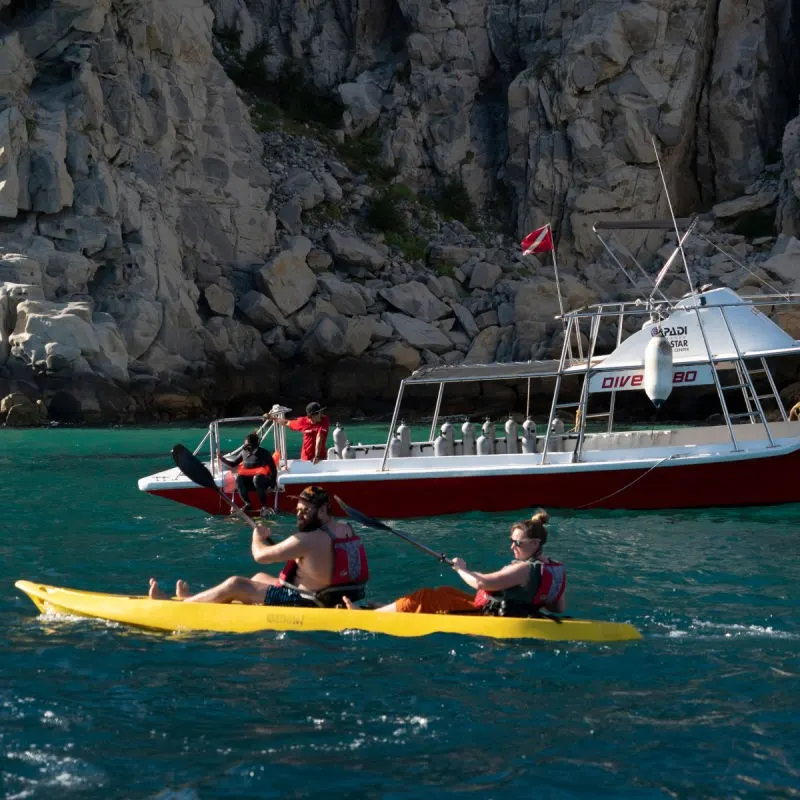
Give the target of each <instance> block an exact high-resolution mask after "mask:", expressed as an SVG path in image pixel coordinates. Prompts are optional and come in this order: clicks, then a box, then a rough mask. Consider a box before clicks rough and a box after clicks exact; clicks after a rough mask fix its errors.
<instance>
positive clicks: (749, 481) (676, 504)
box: [150, 450, 800, 519]
mask: <svg viewBox="0 0 800 800" xmlns="http://www.w3.org/2000/svg"><path fill="white" fill-rule="evenodd" d="M587 466H588V465H587ZM799 469H800V450H795V451H793V452H790V453H787V454H784V455H780V456H772V457H766V458H765V457H764V456H763V455H761V456H758V457H756V458H749V459H748V458H736V459H731V460H725V461H716V462H710V463H708V462H707V463H700V464H680V463H679V464H670V465H662V466H659V467H658V468H656V469H653V468H637V469H617V468H614V469H602V468H587V469H576V468H575V467H572V468H570V469H566V470H564V471H559V472H547V471H544V470H542V471H541V472H532V473H531V472H528V473H524V474H516V475H496V476H491V475H476V476H463V475H462V476H459V477H453V478H447V477H437V478H433V479H432V478H425V477H419V478H405V479H404V478H396V477H390V476H389V475H387V476H386V477H380V478H379V479H372V480H365V479H363V478H358V477H355V476H354V478H353V479H351V480H342V481H337V482H329V483H326V482H325V481H319V485H321V486H323V487H324V488H325V489H326V490H327V491H328V493H329V494H330V495H331V498H332V499H333V496H334V495H339V496H340V497H341V498H342V500H344V501H345V502H346V503H348V504H349V505H352V506H354V507H355V508H357V509H358V510H359V511H361V512H363V513H364V514H367V515H369V516H373V517H383V518H388V519H403V518H407V517H428V516H436V515H438V514H457V513H464V512H468V511H487V512H495V511H515V510H520V509H527V508H531V507H533V506H540V505H541V506H544V507H546V508H548V509H551V508H571V509H578V510H579V509H595V508H604V509H631V510H656V509H665V508H701V507H708V506H749V505H773V504H780V503H794V502H800V487H798V484H797V482H796V481H795V480H793V476H794V475H797V474H798V470H799ZM304 485H305V484H297V485H290V486H287V487H286V491H285V492H282V493H281V495H280V500H279V508H280V510H281V511H287V512H289V513H294V510H295V503H296V497H297V494H298V493H299V492H300V490H301V489H302V487H303V486H304ZM150 494H154V495H156V496H158V497H164V498H166V499H167V500H172V501H175V502H178V503H183V504H184V505H188V506H192V507H194V508H198V509H200V510H202V511H205V512H206V513H208V514H214V515H217V514H221V515H225V514H228V513H229V506H228V505H227V504H226V503H225V502H224V501H223V500H222V499H221V498H220V497H219V495H218V494H216V493H215V492H213V491H212V490H210V489H204V488H202V487H200V486H196V487H191V488H188V489H164V490H159V491H151V492H150ZM251 500H252V501H255V500H256V497H255V495H252V496H251ZM333 511H334V513H336V514H341V513H342V512H341V509H340V508H339V507H338V504H337V505H334V509H333Z"/></svg>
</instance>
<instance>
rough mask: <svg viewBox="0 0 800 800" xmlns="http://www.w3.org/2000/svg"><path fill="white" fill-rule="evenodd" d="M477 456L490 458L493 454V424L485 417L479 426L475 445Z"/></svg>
mask: <svg viewBox="0 0 800 800" xmlns="http://www.w3.org/2000/svg"><path fill="white" fill-rule="evenodd" d="M475 447H476V449H477V451H478V455H479V456H490V455H492V454H493V453H494V423H493V422H492V421H491V420H490V419H489V417H486V420H485V421H484V423H483V425H482V426H481V435H480V436H479V437H478V441H477V442H476V443H475Z"/></svg>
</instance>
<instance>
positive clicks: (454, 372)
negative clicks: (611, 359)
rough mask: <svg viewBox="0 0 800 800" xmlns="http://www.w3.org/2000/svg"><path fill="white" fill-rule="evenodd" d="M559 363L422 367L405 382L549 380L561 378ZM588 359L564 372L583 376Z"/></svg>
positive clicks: (577, 362)
mask: <svg viewBox="0 0 800 800" xmlns="http://www.w3.org/2000/svg"><path fill="white" fill-rule="evenodd" d="M603 358H604V356H598V357H596V358H593V359H592V366H593V367H594V366H597V365H599V364H600V363H601V362H602V360H603ZM560 363H561V362H560V361H559V360H558V359H550V360H548V361H511V362H507V363H496V364H452V365H450V366H443V365H442V366H435V367H434V366H431V367H420V369H417V370H414V372H412V373H411V375H409V376H408V377H407V378H406V379H405V380H404V381H403V382H404V383H405V384H411V383H415V384H416V383H449V382H458V383H466V382H469V381H502V380H515V379H521V378H547V377H551V376H554V375H558V373H559V367H560ZM585 371H586V359H585V358H584V359H579V360H576V361H573V362H572V363H571V365H570V366H568V367H566V368H565V369H564V370H563V372H565V373H567V374H569V373H570V372H575V373H583V372H585Z"/></svg>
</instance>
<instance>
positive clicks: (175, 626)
mask: <svg viewBox="0 0 800 800" xmlns="http://www.w3.org/2000/svg"><path fill="white" fill-rule="evenodd" d="M15 586H16V587H17V588H18V589H20V590H21V591H22V592H24V593H25V594H26V595H28V597H30V599H31V600H32V601H33V603H34V605H35V606H36V607H37V608H38V609H39V610H40V611H42V612H46V611H55V612H60V613H65V614H74V615H76V616H80V617H95V618H98V619H104V620H110V621H113V622H121V623H124V624H126V625H135V626H137V627H140V628H154V629H157V630H164V631H219V632H220V633H253V632H254V631H332V632H341V631H348V630H360V631H370V632H372V633H386V634H388V635H390V636H426V635H428V634H430V633H458V634H464V635H468V636H489V637H492V638H495V639H546V640H548V641H554V642H564V641H572V642H625V641H630V640H634V639H641V638H642V635H641V634H640V633H639V631H637V630H636V628H634V627H633V626H632V625H629V624H628V623H627V622H594V621H592V620H583V619H564V620H560V621H557V620H552V619H519V618H512V617H485V616H470V615H464V616H459V615H457V614H391V613H386V612H377V611H367V610H353V611H348V610H346V609H336V608H288V607H281V606H250V605H242V604H239V603H234V604H224V603H184V602H181V601H178V600H151V599H150V598H149V597H129V596H127V595H121V594H101V593H100V592H82V591H77V590H75V589H60V588H58V587H56V586H45V585H44V584H41V583H31V582H30V581H17V582H16V584H15Z"/></svg>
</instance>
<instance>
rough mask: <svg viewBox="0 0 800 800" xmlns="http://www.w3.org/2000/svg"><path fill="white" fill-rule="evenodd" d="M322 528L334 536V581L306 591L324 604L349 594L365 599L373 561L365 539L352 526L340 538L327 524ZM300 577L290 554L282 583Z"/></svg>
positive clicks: (292, 584)
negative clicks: (370, 559) (369, 556)
mask: <svg viewBox="0 0 800 800" xmlns="http://www.w3.org/2000/svg"><path fill="white" fill-rule="evenodd" d="M322 530H324V531H325V533H327V534H328V537H329V538H330V540H331V549H332V555H333V569H332V570H331V582H330V584H329V585H328V586H326V587H325V588H324V589H320V590H319V591H317V592H305V593H307V594H310V595H313V596H314V598H315V599H317V600H318V601H319V603H320V605H324V606H333V605H336V603H338V602H339V601H340V600H341V597H342V595H347V596H348V597H349V598H350V600H354V601H355V600H361V599H362V598H363V597H364V596H365V595H366V583H367V581H368V580H369V564H368V563H367V551H366V550H365V549H364V544H363V542H362V541H361V539H360V538H359V537H358V536H356V534H355V533H353V531H352V530H351V531H350V533H349V534H348V535H347V536H345V537H344V538H342V539H337V538H336V536H335V535H334V534H332V533H331V532H330V531H329V530H328V528H327V527H326V526H323V528H322ZM296 577H297V561H296V560H295V559H293V558H290V559H289V560H288V561H287V562H286V563H285V564H284V566H283V569H282V570H281V574H280V575H279V576H278V580H279V581H280V582H281V583H282V584H286V585H289V586H294V580H295V578H296Z"/></svg>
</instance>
